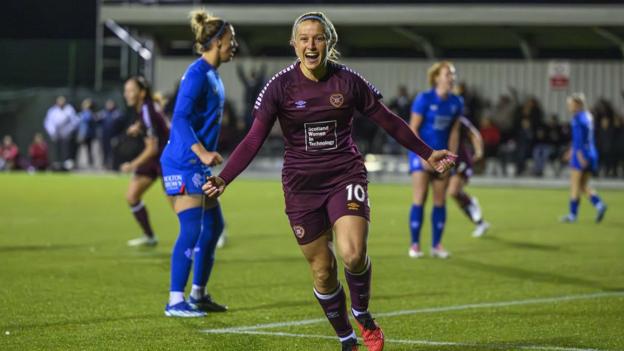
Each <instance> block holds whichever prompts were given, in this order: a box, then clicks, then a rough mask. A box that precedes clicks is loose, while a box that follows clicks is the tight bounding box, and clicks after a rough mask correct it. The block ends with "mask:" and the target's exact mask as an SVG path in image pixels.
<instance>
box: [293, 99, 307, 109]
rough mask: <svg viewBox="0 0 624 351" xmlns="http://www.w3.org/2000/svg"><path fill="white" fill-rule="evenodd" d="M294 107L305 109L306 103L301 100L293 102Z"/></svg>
mask: <svg viewBox="0 0 624 351" xmlns="http://www.w3.org/2000/svg"><path fill="white" fill-rule="evenodd" d="M295 106H296V107H297V108H305V107H306V102H305V101H303V100H299V101H295Z"/></svg>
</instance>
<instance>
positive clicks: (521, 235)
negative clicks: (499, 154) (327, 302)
mask: <svg viewBox="0 0 624 351" xmlns="http://www.w3.org/2000/svg"><path fill="white" fill-rule="evenodd" d="M127 181H128V179H127V178H125V177H114V176H79V175H35V176H28V175H25V174H11V175H0V194H2V195H1V196H2V197H1V201H0V349H2V350H28V349H42V350H68V349H80V350H91V349H114V350H137V349H142V350H161V349H162V350H164V349H175V350H190V349H195V350H199V349H201V350H219V351H225V350H315V351H316V350H337V349H339V346H338V343H337V341H336V340H333V339H324V338H318V337H315V336H332V335H333V332H332V330H331V328H330V326H329V323H327V322H321V323H312V324H308V325H304V326H283V327H277V328H267V329H257V331H262V332H269V333H274V332H283V333H292V334H305V335H307V336H310V337H289V336H277V335H245V334H238V333H232V334H211V333H206V332H203V331H205V330H207V329H218V328H232V327H238V326H249V325H255V324H264V323H273V322H289V321H299V320H306V319H317V318H323V314H322V312H321V309H320V307H319V306H318V304H317V302H316V300H315V299H314V296H313V294H312V287H311V277H310V274H309V272H308V268H307V264H306V262H305V261H304V259H303V257H302V255H301V253H300V252H299V249H298V247H297V245H296V241H295V239H294V237H293V235H292V232H291V230H290V228H289V226H288V222H287V219H286V216H285V214H284V213H283V210H284V208H283V196H282V192H281V184H280V183H279V182H278V181H251V180H238V181H237V182H235V183H234V184H233V185H232V186H231V187H230V188H229V189H228V191H227V193H226V194H225V196H224V197H223V199H222V204H223V208H224V214H225V217H226V221H227V231H228V234H229V242H228V244H227V246H226V247H225V248H224V249H221V250H219V251H218V253H217V261H216V264H215V270H214V272H213V275H212V277H211V281H210V284H209V290H210V292H211V293H212V295H213V297H214V298H215V300H217V301H219V302H223V303H226V304H228V305H229V306H230V311H229V312H227V313H224V314H211V315H209V316H208V317H206V318H202V319H190V320H183V319H175V318H166V317H164V315H163V309H164V306H165V303H166V300H167V296H168V285H169V266H170V264H169V259H170V251H171V248H172V246H173V242H174V241H175V238H176V236H177V221H176V217H175V215H174V214H173V212H172V211H171V208H170V207H169V205H168V204H167V202H166V200H165V197H164V195H163V194H162V191H160V188H159V186H155V187H154V188H153V189H152V190H150V192H149V193H148V196H147V197H146V199H145V202H146V204H147V206H148V210H149V213H150V216H151V218H152V221H153V225H154V227H155V230H156V233H157V235H158V237H159V239H160V245H159V246H158V247H157V248H155V249H132V248H129V247H127V246H126V241H127V240H128V239H131V238H133V237H136V236H137V235H138V234H139V229H138V226H137V225H136V224H135V223H134V221H133V219H132V216H131V214H130V211H129V209H128V207H127V205H126V204H125V200H124V197H123V194H124V192H125V189H126V186H127ZM469 190H470V191H471V192H472V193H473V194H474V195H476V196H478V198H479V199H480V202H481V204H482V207H483V211H484V213H485V217H486V219H487V220H488V221H490V222H491V223H492V228H491V231H490V233H488V235H487V236H486V237H484V238H482V239H474V238H471V237H470V232H471V231H472V224H470V223H469V222H468V220H467V219H466V218H465V217H464V215H463V214H462V213H461V212H460V211H459V210H458V209H457V207H456V206H455V204H454V203H450V202H449V206H448V208H449V215H448V218H449V221H448V224H447V228H446V233H445V239H444V243H445V246H446V247H447V248H448V249H449V250H450V251H451V252H452V254H453V257H452V258H451V259H449V260H447V261H442V260H434V259H431V258H428V257H427V258H424V259H420V260H412V259H410V258H408V256H407V250H408V244H409V233H408V227H407V215H408V211H409V205H410V199H411V195H410V194H411V193H410V189H409V187H408V186H407V185H385V184H375V183H372V184H371V185H370V186H369V191H370V197H371V202H372V224H371V234H370V238H369V247H370V248H369V251H370V256H371V258H372V262H373V265H374V268H373V271H374V276H373V298H372V302H371V310H372V311H373V313H378V314H382V313H387V312H394V311H404V310H419V309H425V308H438V307H448V306H458V305H466V304H484V303H494V302H511V301H525V300H530V299H542V298H548V297H554V298H556V297H561V296H571V295H589V294H594V293H601V292H607V293H615V294H610V295H597V296H594V297H593V298H592V296H588V297H587V298H583V299H578V300H569V301H555V300H553V301H546V302H535V303H531V304H519V305H506V304H501V305H500V306H492V307H488V306H476V307H475V308H461V309H458V310H451V311H439V310H435V309H433V310H431V311H428V312H427V311H424V312H420V313H412V314H405V315H398V316H383V315H382V316H381V317H379V318H378V322H379V323H380V324H381V325H382V326H383V328H384V330H385V333H386V337H387V338H388V339H390V340H389V342H388V343H387V344H386V350H491V349H502V350H516V349H523V348H522V347H525V348H524V349H527V347H529V348H528V349H532V350H542V349H543V350H556V348H555V347H562V348H565V349H569V348H579V349H590V348H592V349H598V350H619V349H624V333H623V332H622V331H623V330H624V216H622V213H623V212H622V209H624V193H623V192H618V191H603V192H602V195H603V197H604V199H605V200H606V202H607V204H608V205H609V206H610V209H609V212H608V213H607V216H606V218H605V220H604V222H603V223H601V224H595V223H594V222H593V215H594V210H593V208H591V206H590V205H589V203H588V201H583V202H582V205H581V210H580V212H581V215H580V219H579V222H578V223H576V224H560V223H558V221H557V219H558V217H559V215H562V214H564V213H565V212H566V210H567V192H566V191H565V190H537V189H510V188H501V189H493V188H473V189H469ZM425 216H426V223H425V226H424V230H423V235H422V237H423V246H425V247H426V246H428V245H427V244H428V243H429V242H430V237H431V235H430V221H429V218H430V212H429V210H427V211H426V215H425ZM341 275H342V274H341ZM341 279H342V278H341ZM393 340H402V341H404V343H400V342H396V341H393ZM406 342H407V343H406ZM421 342H422V343H421ZM424 342H452V343H457V344H454V345H436V344H427V343H424ZM533 346H534V347H535V348H531V347H533ZM549 347H550V348H549ZM361 349H362V350H365V348H364V347H362V348H361Z"/></svg>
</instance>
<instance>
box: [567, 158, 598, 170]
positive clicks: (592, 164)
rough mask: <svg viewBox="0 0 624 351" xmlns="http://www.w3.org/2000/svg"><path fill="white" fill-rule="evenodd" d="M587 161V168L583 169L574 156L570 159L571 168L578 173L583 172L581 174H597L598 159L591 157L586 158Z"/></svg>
mask: <svg viewBox="0 0 624 351" xmlns="http://www.w3.org/2000/svg"><path fill="white" fill-rule="evenodd" d="M585 160H586V161H587V166H585V167H582V166H581V163H580V162H579V160H578V158H577V157H576V155H575V154H573V155H572V157H571V158H570V168H572V169H575V170H577V171H581V172H590V173H592V174H597V173H598V158H597V157H589V158H585Z"/></svg>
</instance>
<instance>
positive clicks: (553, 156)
mask: <svg viewBox="0 0 624 351" xmlns="http://www.w3.org/2000/svg"><path fill="white" fill-rule="evenodd" d="M546 133H547V138H546V140H547V142H548V144H549V145H550V147H551V152H550V157H549V158H548V160H549V161H550V163H551V164H552V166H553V169H554V171H555V176H557V177H558V176H559V175H560V174H561V170H562V169H563V167H564V163H562V162H561V160H562V156H563V154H564V153H565V151H566V149H567V143H566V142H564V140H563V134H562V133H561V125H560V124H559V116H557V115H556V114H552V115H551V116H550V118H549V119H548V121H547V122H546Z"/></svg>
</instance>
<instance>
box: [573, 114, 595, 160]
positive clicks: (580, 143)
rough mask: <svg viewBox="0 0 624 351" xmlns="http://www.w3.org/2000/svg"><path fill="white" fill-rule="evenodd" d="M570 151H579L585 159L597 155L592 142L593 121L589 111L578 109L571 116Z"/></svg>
mask: <svg viewBox="0 0 624 351" xmlns="http://www.w3.org/2000/svg"><path fill="white" fill-rule="evenodd" d="M571 126H572V152H573V153H574V154H576V152H577V151H581V152H582V154H583V156H584V157H585V158H586V159H591V158H595V157H597V156H598V153H597V151H596V145H595V144H594V121H593V117H592V115H591V113H590V112H589V111H579V112H577V113H576V114H574V117H572V122H571Z"/></svg>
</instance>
